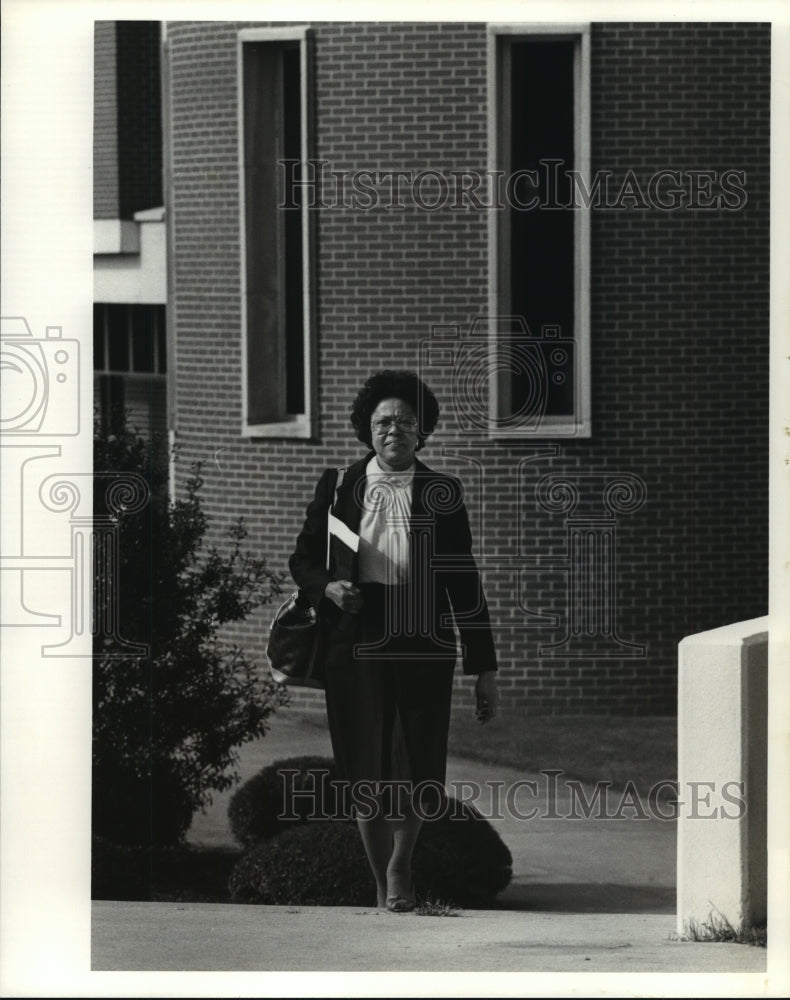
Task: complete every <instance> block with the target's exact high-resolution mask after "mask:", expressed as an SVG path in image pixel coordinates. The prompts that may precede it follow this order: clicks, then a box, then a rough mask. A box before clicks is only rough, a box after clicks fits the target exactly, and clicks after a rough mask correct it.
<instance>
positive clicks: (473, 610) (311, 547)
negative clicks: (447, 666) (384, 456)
mask: <svg viewBox="0 0 790 1000" xmlns="http://www.w3.org/2000/svg"><path fill="white" fill-rule="evenodd" d="M373 455H374V452H372V451H371V452H369V453H368V454H367V455H366V456H365V458H363V459H361V460H360V461H358V462H355V463H354V464H353V465H351V466H349V468H348V469H347V470H346V471H345V474H344V478H343V482H342V484H341V486H340V489H339V490H338V495H337V503H336V504H335V508H334V511H333V513H334V515H335V517H337V518H338V519H339V520H341V521H343V522H344V523H345V524H346V525H347V526H348V527H349V528H350V529H351V531H353V532H355V533H357V532H358V531H359V524H360V519H361V516H362V503H363V498H364V495H365V479H366V476H365V470H366V468H367V465H368V462H369V461H370V459H371V458H372V457H373ZM336 471H337V470H335V469H327V470H326V471H325V472H324V473H323V475H322V476H321V479H320V480H319V482H318V485H317V486H316V491H315V497H314V498H313V500H312V501H311V502H310V504H309V505H308V507H307V513H306V517H305V522H304V526H303V528H302V530H301V532H300V533H299V537H298V538H297V540H296V549H295V551H294V553H293V555H292V556H291V559H290V562H289V566H290V570H291V575H292V576H293V578H294V580H295V581H296V584H297V585H298V587H299V588H300V590H301V591H302V593H303V594H304V595H305V596H306V597H307V598H308V599H309V600H310V601H311V602H312V604H313V605H314V606H315V607H316V608H318V609H319V612H320V613H321V616H322V618H323V619H324V620H325V621H327V622H328V623H329V626H328V628H329V634H328V639H329V644H330V649H329V650H328V659H335V658H336V657H337V658H342V656H347V655H351V648H352V646H353V641H354V640H353V637H354V635H355V633H354V627H355V625H356V620H357V619H358V617H359V616H355V615H348V614H345V613H344V612H342V611H340V609H339V608H337V607H336V605H335V604H334V603H333V602H332V601H329V600H328V599H327V598H325V597H324V590H325V589H326V585H327V583H329V582H330V581H331V580H350V581H351V582H352V583H358V582H359V562H358V557H357V554H356V553H355V552H354V551H353V550H352V549H351V548H349V547H348V546H346V545H345V544H343V543H342V542H341V541H339V540H338V539H337V538H336V537H334V536H333V537H332V543H331V546H330V564H329V570H327V569H326V539H327V514H328V511H329V507H330V506H331V504H332V499H333V496H334V490H335V480H336ZM409 541H410V560H409V583H408V591H409V593H410V594H412V595H413V596H414V599H415V600H414V605H415V606H416V607H418V608H420V609H421V612H420V614H421V617H422V622H421V627H420V628H419V629H418V632H419V635H417V636H415V637H413V639H412V645H411V646H410V647H409V648H410V655H412V656H425V657H426V658H427V659H430V660H434V661H436V660H439V659H443V660H444V661H445V662H447V661H448V660H450V661H452V662H454V661H455V659H456V657H457V644H456V640H455V633H454V631H453V627H452V624H453V622H455V625H456V626H457V628H458V632H459V634H460V638H461V647H462V649H461V655H462V660H463V670H464V673H465V674H478V673H482V672H484V671H488V670H496V669H497V662H496V652H495V649H494V642H493V637H492V634H491V626H490V620H489V615H488V607H487V604H486V600H485V596H484V594H483V588H482V584H481V581H480V573H479V571H478V568H477V564H476V563H475V559H474V556H473V555H472V535H471V532H470V529H469V518H468V515H467V512H466V507H465V505H464V501H463V487H462V486H461V483H460V482H459V480H458V479H456V478H455V477H453V476H447V475H445V474H443V473H440V472H436V471H434V470H433V469H430V468H428V466H427V465H425V464H423V463H422V462H421V461H420V460H419V459H417V460H416V468H415V473H414V483H413V488H412V506H411V518H410V525H409ZM364 614H365V612H364V609H363V611H362V615H364Z"/></svg>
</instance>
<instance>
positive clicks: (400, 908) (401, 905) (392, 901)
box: [387, 896, 414, 913]
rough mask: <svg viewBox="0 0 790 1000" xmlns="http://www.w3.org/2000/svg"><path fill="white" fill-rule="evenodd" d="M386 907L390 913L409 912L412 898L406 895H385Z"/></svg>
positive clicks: (411, 906)
mask: <svg viewBox="0 0 790 1000" xmlns="http://www.w3.org/2000/svg"><path fill="white" fill-rule="evenodd" d="M387 909H388V910H389V911H390V913H411V911H412V910H413V909H414V900H413V899H410V898H409V897H408V896H387Z"/></svg>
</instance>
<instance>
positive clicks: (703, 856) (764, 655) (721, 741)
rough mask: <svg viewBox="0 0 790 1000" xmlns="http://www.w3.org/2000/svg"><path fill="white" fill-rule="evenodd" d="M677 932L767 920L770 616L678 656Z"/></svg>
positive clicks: (701, 637)
mask: <svg viewBox="0 0 790 1000" xmlns="http://www.w3.org/2000/svg"><path fill="white" fill-rule="evenodd" d="M678 653H679V655H678V781H679V800H680V804H679V812H678V860H677V871H678V895H677V929H678V932H679V933H684V932H686V931H687V930H688V929H689V926H690V924H691V923H696V924H708V923H711V922H713V923H716V922H717V921H718V922H720V921H721V920H722V918H723V919H725V920H727V921H728V922H729V923H730V924H731V925H732V926H733V927H734V928H736V929H738V928H740V927H741V926H743V925H750V924H758V923H761V922H763V921H765V919H766V899H767V856H768V850H767V745H768V742H767V726H768V618H767V617H766V618H755V619H752V620H751V621H746V622H737V623H736V624H734V625H727V626H725V627H724V628H717V629H713V630H712V631H710V632H701V633H699V634H698V635H691V636H687V637H686V638H685V639H683V641H682V642H681V643H680V646H679V650H678Z"/></svg>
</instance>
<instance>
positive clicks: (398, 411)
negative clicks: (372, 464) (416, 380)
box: [370, 399, 419, 472]
mask: <svg viewBox="0 0 790 1000" xmlns="http://www.w3.org/2000/svg"><path fill="white" fill-rule="evenodd" d="M370 432H371V437H372V440H373V448H374V450H375V452H376V457H377V458H378V462H379V465H380V466H381V467H382V469H384V470H385V472H397V471H399V470H401V469H408V468H409V466H410V465H411V464H412V463H413V462H414V453H415V452H416V451H417V444H418V442H419V437H418V435H417V415H416V414H415V412H414V410H413V409H412V408H411V407H410V406H409V404H408V403H406V402H404V401H403V400H402V399H382V401H381V402H380V403H379V405H378V406H377V407H376V409H375V410H374V411H373V416H372V417H371V420H370Z"/></svg>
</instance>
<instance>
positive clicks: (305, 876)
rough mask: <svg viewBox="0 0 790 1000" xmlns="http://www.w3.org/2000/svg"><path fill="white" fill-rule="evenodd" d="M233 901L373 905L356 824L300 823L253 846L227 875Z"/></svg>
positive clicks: (372, 890)
mask: <svg viewBox="0 0 790 1000" xmlns="http://www.w3.org/2000/svg"><path fill="white" fill-rule="evenodd" d="M229 889H230V895H231V899H232V900H233V901H234V902H237V903H270V904H278V905H282V906H375V904H376V886H375V883H374V881H373V876H372V875H371V873H370V871H369V869H368V863H367V860H366V858H365V850H364V848H363V847H362V841H361V839H360V836H359V833H358V832H357V829H356V826H355V825H352V824H351V823H345V822H342V821H341V822H338V821H334V820H320V821H311V822H309V823H300V824H298V825H296V826H294V827H292V828H291V829H288V830H284V831H283V832H282V833H280V834H279V835H278V836H276V837H271V838H270V839H269V840H264V841H262V842H261V843H260V844H258V846H257V847H253V848H252V850H250V851H248V852H247V853H246V854H245V855H244V857H243V858H242V859H241V861H239V863H238V865H237V866H236V868H235V869H234V870H233V874H232V875H231V877H230V882H229Z"/></svg>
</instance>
